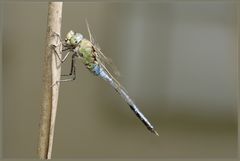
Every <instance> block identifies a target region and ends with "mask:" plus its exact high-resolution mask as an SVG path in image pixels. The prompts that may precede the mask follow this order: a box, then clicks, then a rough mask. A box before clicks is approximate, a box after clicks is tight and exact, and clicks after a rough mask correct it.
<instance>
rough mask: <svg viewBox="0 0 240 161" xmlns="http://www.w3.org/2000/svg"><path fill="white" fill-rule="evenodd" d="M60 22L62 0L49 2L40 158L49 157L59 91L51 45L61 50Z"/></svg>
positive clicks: (57, 75) (56, 69)
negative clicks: (60, 0)
mask: <svg viewBox="0 0 240 161" xmlns="http://www.w3.org/2000/svg"><path fill="white" fill-rule="evenodd" d="M61 22H62V2H50V3H49V5H48V22H47V23H48V24H47V38H46V48H45V54H44V61H43V100H42V106H41V115H40V132H39V133H40V134H39V144H38V155H39V158H40V159H51V154H52V145H53V136H54V126H55V118H56V112H57V102H58V93H59V83H57V84H56V85H54V86H52V85H53V84H54V83H55V82H56V81H58V80H60V73H61V68H60V64H61V62H60V61H59V60H58V58H56V54H54V50H53V48H52V47H53V46H55V47H56V50H57V51H61V49H62V46H61V42H60V41H59V40H60V37H59V36H60V31H61Z"/></svg>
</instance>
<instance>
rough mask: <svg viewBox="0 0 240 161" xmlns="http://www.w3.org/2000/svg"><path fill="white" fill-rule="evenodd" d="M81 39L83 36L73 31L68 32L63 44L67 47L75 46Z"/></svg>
mask: <svg viewBox="0 0 240 161" xmlns="http://www.w3.org/2000/svg"><path fill="white" fill-rule="evenodd" d="M82 39H83V35H82V34H80V33H75V32H74V31H72V30H71V31H69V32H68V33H67V35H66V38H65V42H66V43H67V44H68V45H72V46H75V45H77V44H78V43H79V42H80V41H81V40H82Z"/></svg>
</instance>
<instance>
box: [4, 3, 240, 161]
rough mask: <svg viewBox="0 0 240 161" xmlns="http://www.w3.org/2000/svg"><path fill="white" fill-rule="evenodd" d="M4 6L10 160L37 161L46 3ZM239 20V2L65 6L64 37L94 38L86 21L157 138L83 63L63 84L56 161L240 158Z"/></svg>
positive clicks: (6, 146)
mask: <svg viewBox="0 0 240 161" xmlns="http://www.w3.org/2000/svg"><path fill="white" fill-rule="evenodd" d="M3 5H4V7H3V8H4V15H3V16H4V23H3V27H4V30H3V78H4V79H3V81H4V82H3V83H4V91H3V92H4V96H3V102H4V109H3V112H4V113H3V114H4V122H3V123H4V124H3V157H4V158H36V157H37V143H38V124H39V115H40V104H41V97H42V93H41V85H42V82H41V80H42V61H43V53H44V45H45V36H46V22H47V3H44V2H42V3H30V2H24V3H23V2H21V3H18V2H9V3H7V2H6V3H4V4H3ZM236 16H237V12H236V5H235V4H234V3H231V4H228V3H217V2H211V3H210V2H182V3H177V2H176V3H103V2H102V3H100V2H99V3H96V2H91V3H67V2H65V3H64V4H63V19H62V34H63V36H64V35H65V34H66V33H67V32H68V31H69V30H71V29H72V30H75V31H78V32H81V33H83V34H84V35H85V36H86V37H88V35H87V29H86V25H85V18H87V19H88V21H89V24H90V26H91V29H92V32H93V33H94V36H95V38H96V40H97V41H98V43H99V44H100V46H101V48H102V51H103V52H104V53H105V54H106V55H107V56H108V57H111V58H112V59H113V61H114V63H115V64H116V66H117V67H118V69H119V70H120V72H121V77H120V78H119V81H120V82H121V83H122V84H123V85H124V86H125V88H126V89H127V90H128V92H129V94H130V96H132V97H133V99H134V100H135V102H136V103H137V104H138V105H139V107H140V109H141V110H142V112H143V113H144V114H145V115H146V116H147V117H148V118H149V120H150V121H151V122H152V124H153V125H154V126H155V127H156V129H157V131H158V133H159V135H160V136H159V137H156V136H154V135H153V134H151V133H149V132H148V131H147V130H146V128H145V127H144V126H143V125H142V123H141V122H140V121H139V120H138V119H137V118H136V116H135V115H134V114H133V113H132V111H130V109H129V107H128V106H127V105H126V103H124V101H123V100H122V99H121V98H120V96H119V95H118V94H116V93H115V91H114V90H113V89H112V88H111V87H110V86H109V85H108V84H106V83H105V82H104V81H102V80H100V79H99V78H97V77H95V76H93V75H92V74H90V73H89V72H88V71H87V70H86V69H85V68H84V66H83V65H82V63H81V61H79V62H78V64H77V67H78V68H77V80H76V81H74V82H70V83H62V84H61V89H60V97H59V107H58V113H57V120H56V129H55V140H54V146H53V158H199V157H201V158H228V157H229V158H233V157H236V156H237V108H236V90H235V89H236V86H235V85H236V80H235V78H236V77H235V75H236V73H235V72H236V70H235V68H236V63H235V62H236V61H235V59H234V58H235V57H236V48H237V46H236V43H237V42H236V40H237V17H236ZM69 63H70V62H69V61H68V62H67V63H66V64H65V65H63V68H62V70H63V73H67V72H69V65H70V64H69Z"/></svg>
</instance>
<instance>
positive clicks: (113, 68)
mask: <svg viewBox="0 0 240 161" xmlns="http://www.w3.org/2000/svg"><path fill="white" fill-rule="evenodd" d="M85 21H86V25H87V30H88V34H89V40H90V41H91V43H92V44H93V48H94V50H95V51H96V54H97V56H98V61H99V63H101V64H102V65H103V66H104V67H105V68H106V69H107V67H108V68H109V69H110V70H111V71H112V72H113V73H114V74H115V75H116V76H120V72H119V71H118V69H117V67H116V66H115V65H114V63H113V61H112V60H111V59H110V58H108V57H106V56H105V55H104V54H103V53H102V51H101V49H100V47H99V45H98V44H97V43H96V41H95V40H94V38H93V36H92V33H91V31H90V27H89V24H88V21H87V19H85ZM107 71H108V70H107Z"/></svg>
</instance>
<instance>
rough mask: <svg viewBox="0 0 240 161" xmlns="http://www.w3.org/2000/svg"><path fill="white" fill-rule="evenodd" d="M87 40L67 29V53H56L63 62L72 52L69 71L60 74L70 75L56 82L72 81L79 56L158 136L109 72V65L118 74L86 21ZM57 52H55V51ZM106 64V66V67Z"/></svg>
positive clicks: (65, 49)
mask: <svg viewBox="0 0 240 161" xmlns="http://www.w3.org/2000/svg"><path fill="white" fill-rule="evenodd" d="M86 24H87V29H88V34H89V40H88V39H86V38H84V37H83V35H82V34H81V33H77V32H74V31H72V30H71V31H69V32H68V33H67V35H66V38H65V42H63V47H64V48H63V51H67V54H66V55H65V57H64V58H63V59H61V58H60V56H59V55H58V54H57V56H58V58H59V59H60V60H61V62H62V63H63V62H64V61H65V60H66V58H67V57H68V55H69V54H72V62H71V71H70V74H68V75H62V76H72V78H69V79H63V80H59V81H58V82H64V81H65V82H66V81H72V80H75V79H76V71H75V69H76V65H75V61H76V58H81V59H82V61H83V64H84V65H85V66H86V68H87V69H88V70H89V71H90V72H91V73H93V74H94V75H96V76H98V77H100V78H102V79H103V80H105V81H106V82H107V83H109V84H110V85H111V86H112V87H113V88H114V89H115V91H116V92H117V93H119V94H120V96H121V97H122V98H123V99H124V101H125V102H126V103H127V104H128V105H129V107H130V108H131V110H132V111H133V112H134V113H135V115H136V116H137V117H138V118H139V119H140V120H141V121H142V122H143V123H144V125H145V126H146V127H147V129H148V130H149V131H151V132H152V133H154V134H155V135H157V136H159V135H158V133H157V131H156V130H154V127H153V126H152V125H151V123H150V122H149V121H148V119H147V118H146V117H145V116H144V115H143V114H142V112H141V111H140V110H139V109H138V107H137V105H136V104H135V103H134V101H133V100H132V99H131V98H130V97H129V95H128V93H127V92H126V90H125V88H124V87H123V86H122V85H121V84H120V83H119V82H118V81H117V80H116V78H114V77H113V75H112V74H111V73H110V72H109V70H108V68H107V67H110V68H111V69H112V71H114V73H115V74H116V75H119V72H118V71H117V70H116V67H115V66H114V65H113V63H112V61H111V59H109V58H107V57H106V56H105V55H104V54H103V53H102V51H101V50H100V48H99V47H98V45H97V44H96V42H95V41H94V38H93V36H92V34H91V31H90V27H89V24H88V22H87V21H86ZM56 53H57V52H56ZM106 66H107V67H106Z"/></svg>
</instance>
